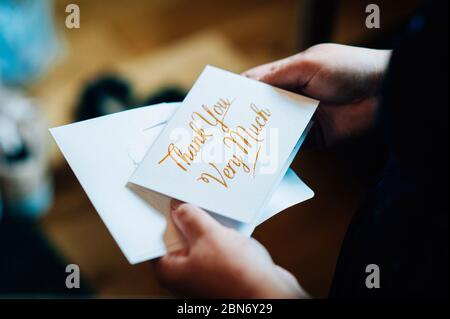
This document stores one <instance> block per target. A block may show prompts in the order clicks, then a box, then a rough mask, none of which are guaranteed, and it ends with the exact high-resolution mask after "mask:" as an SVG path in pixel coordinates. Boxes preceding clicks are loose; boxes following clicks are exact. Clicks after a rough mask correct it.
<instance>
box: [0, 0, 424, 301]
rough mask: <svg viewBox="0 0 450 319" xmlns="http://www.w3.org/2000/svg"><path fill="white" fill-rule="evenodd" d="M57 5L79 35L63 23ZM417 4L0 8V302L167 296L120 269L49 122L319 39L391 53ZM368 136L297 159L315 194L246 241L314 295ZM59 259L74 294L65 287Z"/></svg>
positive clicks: (199, 1)
mask: <svg viewBox="0 0 450 319" xmlns="http://www.w3.org/2000/svg"><path fill="white" fill-rule="evenodd" d="M70 3H73V4H76V5H78V7H79V9H80V28H72V29H70V28H67V27H66V18H67V16H68V15H69V13H67V12H66V8H67V5H69V4H70ZM369 3H376V4H378V5H379V7H380V11H381V28H380V29H367V28H366V27H365V19H366V17H367V13H366V12H365V8H366V6H367V5H368V4H369ZM418 3H419V1H411V0H408V1H406V0H400V1H360V0H354V1H352V0H330V1H328V0H318V1H314V0H303V1H301V0H298V1H295V0H264V1H261V0H247V1H241V0H214V1H206V0H192V1H185V0H146V1H144V0H114V1H102V0H78V1H68V0H53V1H51V0H39V1H35V0H21V1H19V0H0V216H1V217H0V218H1V219H0V297H43V296H44V297H47V296H49V297H80V296H82V297H170V294H169V293H168V292H167V291H165V290H164V289H163V288H162V287H160V286H159V285H158V283H157V282H156V279H155V277H154V274H153V272H152V268H151V264H150V262H146V263H142V264H139V265H134V266H131V265H129V264H128V262H127V261H126V259H125V257H124V256H123V255H122V254H121V252H120V250H119V248H118V246H117V245H116V244H115V242H114V240H113V239H112V237H111V236H110V235H109V233H108V231H107V229H106V228H105V226H104V225H103V223H102V221H101V220H100V218H99V216H98V215H97V213H96V212H95V210H94V208H93V207H92V205H91V203H90V202H89V200H88V198H87V197H86V195H85V193H84V192H83V190H82V188H81V186H80V185H79V183H78V182H77V180H76V178H75V177H74V175H73V173H72V172H71V170H70V168H69V167H68V165H67V163H66V162H65V161H64V159H63V158H62V155H61V154H60V153H59V151H58V150H57V148H56V145H55V144H54V143H53V142H52V141H51V139H50V136H49V134H48V132H47V128H48V127H54V126H59V125H63V124H68V123H71V122H74V121H78V120H82V119H87V118H92V117H96V116H100V115H105V114H110V113H113V112H117V111H121V110H125V109H127V108H131V107H138V106H143V105H148V104H153V103H158V102H163V101H181V100H182V99H183V97H184V95H185V94H186V92H187V91H188V90H189V88H190V87H191V85H192V84H193V82H194V80H195V79H196V78H197V76H198V75H199V73H200V72H201V70H202V69H203V68H204V66H205V65H206V64H212V65H215V66H218V67H222V68H224V69H228V70H230V71H234V72H242V71H245V70H246V69H248V68H251V67H253V66H257V65H259V64H262V63H266V62H270V61H273V60H276V59H280V58H283V57H286V56H289V55H292V54H294V53H296V52H299V51H301V50H303V49H305V48H307V47H309V46H311V45H313V44H317V43H321V42H330V41H331V42H338V43H342V44H352V45H361V46H368V47H373V48H390V47H392V44H393V43H394V41H395V34H396V33H397V32H398V31H399V29H400V28H401V26H402V25H403V23H404V22H405V21H406V20H407V18H408V16H409V15H410V14H411V13H412V12H413V11H414V9H415V8H416V7H417V5H418ZM369 139H370V140H371V143H372V145H373V143H375V145H378V144H377V141H378V139H379V137H378V136H375V135H373V136H372V135H370V136H365V137H362V138H361V139H360V140H357V141H352V142H350V143H349V145H340V146H339V147H336V148H334V149H329V150H320V151H303V150H302V151H301V152H300V153H299V155H298V156H297V158H296V160H295V161H294V164H293V167H294V169H295V171H296V172H297V173H298V174H299V176H301V177H302V179H304V180H305V181H306V183H307V184H308V185H310V186H311V188H312V189H314V190H315V192H316V197H315V198H314V199H313V200H310V201H308V202H306V203H303V204H301V205H297V206H295V207H293V208H290V209H288V210H286V211H285V212H283V213H282V214H279V215H277V216H275V217H274V218H272V219H271V220H269V221H268V222H266V223H264V225H262V226H260V227H258V228H257V230H256V232H255V234H254V236H255V237H256V238H257V239H258V240H260V241H261V242H262V243H263V244H264V245H265V246H266V247H267V248H268V250H269V252H270V253H271V254H272V256H273V259H274V260H275V262H276V263H278V264H280V265H281V266H283V267H285V268H286V269H288V270H289V271H291V272H292V273H294V274H295V275H296V277H297V278H298V279H299V281H300V282H301V283H302V285H303V286H304V287H305V289H306V290H307V291H309V292H310V293H311V294H312V295H313V296H314V297H326V296H327V294H328V289H329V286H330V283H331V280H332V276H333V272H334V267H335V263H336V260H337V257H338V254H339V249H340V245H341V242H342V240H343V237H344V234H345V231H346V229H347V226H348V223H349V221H350V219H351V217H352V215H353V213H354V212H355V211H356V209H357V208H358V205H359V203H360V202H361V200H362V198H363V196H364V191H365V189H366V186H367V185H368V184H369V183H370V180H371V178H373V174H374V173H375V172H376V170H377V168H378V165H379V163H380V161H381V160H382V158H383V155H384V152H383V148H382V146H381V145H380V147H379V149H374V148H373V147H372V148H371V149H368V148H367V146H366V145H367V144H368V143H367V141H368V140H369ZM80 143H83V141H80ZM362 162H364V163H370V165H369V167H370V168H371V169H369V170H368V169H367V165H364V168H363V166H362V165H361V163H362ZM71 263H74V264H77V265H79V266H80V270H81V276H82V283H81V288H80V289H72V290H69V289H67V288H66V286H65V278H66V275H67V274H66V273H65V267H66V265H67V264H71Z"/></svg>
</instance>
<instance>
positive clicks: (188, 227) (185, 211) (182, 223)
mask: <svg viewBox="0 0 450 319" xmlns="http://www.w3.org/2000/svg"><path fill="white" fill-rule="evenodd" d="M170 208H171V215H172V218H173V221H174V223H175V225H176V226H177V227H178V229H179V230H180V232H181V233H182V234H183V236H184V237H185V238H186V240H187V241H188V243H189V245H191V244H193V243H194V242H195V241H196V240H197V239H198V238H200V237H201V236H203V235H205V234H209V233H212V232H214V231H217V230H218V229H219V226H220V224H219V223H218V222H217V221H216V220H215V219H214V218H212V217H211V216H210V215H209V214H208V213H207V212H205V211H204V210H202V209H200V208H198V207H196V206H194V205H190V204H186V203H182V202H180V201H177V200H172V201H171V207H170Z"/></svg>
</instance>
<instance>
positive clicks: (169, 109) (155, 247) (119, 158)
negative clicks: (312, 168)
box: [50, 103, 313, 264]
mask: <svg viewBox="0 0 450 319" xmlns="http://www.w3.org/2000/svg"><path fill="white" fill-rule="evenodd" d="M178 107H179V104H178V103H168V104H160V105H153V106H147V107H142V108H137V109H133V110H130V111H126V112H121V113H116V114H113V115H108V116H103V117H99V118H96V119H91V120H87V121H82V122H78V123H74V124H70V125H65V126H62V127H58V128H54V129H51V130H50V131H51V134H52V135H53V137H54V139H55V141H56V142H57V144H58V146H59V148H60V149H61V151H62V153H63V155H64V157H65V158H66V160H67V161H68V163H69V165H70V167H71V168H72V170H73V171H74V173H75V176H76V177H77V178H78V180H79V182H80V184H81V186H82V187H83V188H84V190H85V191H86V193H87V195H88V197H89V199H90V200H91V202H92V203H93V205H94V207H95V209H96V210H97V212H98V214H99V215H100V217H101V218H102V220H103V222H104V223H105V225H106V226H107V228H108V230H109V231H110V233H111V234H112V236H113V238H114V239H115V241H116V242H117V244H118V245H119V247H120V248H121V250H122V251H123V253H124V254H125V256H126V257H127V259H128V261H129V262H130V263H132V264H135V263H138V262H142V261H145V260H149V259H152V258H156V257H159V256H162V255H164V254H165V253H166V252H168V251H173V250H177V249H179V248H181V247H183V245H184V242H183V239H182V238H181V237H180V235H179V234H178V231H177V230H176V228H175V227H174V225H173V224H172V223H171V220H170V219H167V218H166V216H167V212H168V208H169V198H168V197H166V196H163V195H161V194H157V193H154V192H152V191H149V190H147V189H144V188H142V187H137V186H133V185H131V184H130V185H127V181H128V179H129V177H130V175H131V174H132V172H133V171H134V170H135V169H136V167H137V165H138V164H139V163H140V162H141V160H142V158H143V157H144V155H145V153H146V152H147V150H148V148H149V147H150V146H151V145H152V143H153V141H154V140H155V139H156V137H157V136H158V135H159V134H160V133H161V131H162V129H163V128H164V126H165V124H166V122H167V120H168V119H169V118H170V117H171V116H172V115H173V113H174V112H175V111H176V110H177V108H178ZM312 196H313V192H312V191H311V189H309V187H308V186H306V185H305V184H304V183H303V182H302V181H301V180H300V179H299V178H298V177H297V176H296V174H295V173H294V172H293V171H292V170H289V171H288V172H287V173H286V175H285V176H284V178H283V180H282V181H281V183H280V184H279V186H278V187H277V189H276V191H275V192H274V194H273V195H272V197H271V199H270V201H269V202H268V203H267V205H266V207H265V209H264V212H263V214H262V215H261V217H260V219H259V220H257V221H256V222H255V223H253V224H243V223H239V222H237V221H235V220H230V219H227V218H225V217H222V216H218V215H214V214H213V216H214V217H215V218H216V219H218V220H219V221H220V222H221V223H223V224H225V225H227V226H230V227H233V228H235V229H237V230H238V231H240V232H241V233H243V234H245V235H248V236H249V235H250V234H251V233H252V231H253V229H254V227H255V226H256V225H258V224H260V223H262V222H263V221H264V220H266V219H267V218H270V217H271V216H273V215H274V214H276V213H278V212H280V211H282V210H284V209H286V208H288V207H289V206H292V205H295V204H297V203H300V202H303V201H305V200H307V199H309V198H311V197H312Z"/></svg>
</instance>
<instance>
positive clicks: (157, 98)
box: [143, 86, 186, 105]
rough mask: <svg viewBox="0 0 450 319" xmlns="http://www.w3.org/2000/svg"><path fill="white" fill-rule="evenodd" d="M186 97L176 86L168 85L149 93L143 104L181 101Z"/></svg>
mask: <svg viewBox="0 0 450 319" xmlns="http://www.w3.org/2000/svg"><path fill="white" fill-rule="evenodd" d="M185 97H186V92H185V91H184V90H182V89H181V88H179V87H176V86H168V87H165V88H162V89H160V90H159V91H157V92H155V93H154V94H152V95H150V96H149V97H148V98H147V100H146V101H145V102H144V104H143V105H153V104H158V103H169V102H182V101H183V100H184V98H185Z"/></svg>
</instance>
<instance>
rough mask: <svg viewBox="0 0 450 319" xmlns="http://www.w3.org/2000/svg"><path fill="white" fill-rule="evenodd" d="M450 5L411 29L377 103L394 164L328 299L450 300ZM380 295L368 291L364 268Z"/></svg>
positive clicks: (427, 10) (353, 236) (351, 233)
mask: <svg viewBox="0 0 450 319" xmlns="http://www.w3.org/2000/svg"><path fill="white" fill-rule="evenodd" d="M448 62H449V55H448V1H435V2H427V3H426V4H425V5H424V6H423V8H422V10H421V11H420V13H419V14H418V15H416V16H415V17H413V19H412V20H411V21H410V23H409V25H408V28H407V30H406V32H405V34H404V35H403V36H402V37H401V40H400V41H399V43H398V45H397V46H396V48H395V49H394V53H393V56H392V59H391V62H390V67H389V70H388V73H387V75H386V79H385V81H384V84H383V88H382V90H381V95H380V101H381V105H380V114H379V125H380V128H381V129H382V130H383V131H384V135H385V141H386V143H387V144H388V146H389V150H390V151H389V153H390V155H389V161H388V163H387V165H386V168H385V170H384V171H383V174H382V175H381V177H380V179H379V182H378V184H377V185H376V187H375V188H374V189H373V190H372V191H371V193H370V195H369V196H368V199H367V201H366V202H365V204H364V205H363V207H362V208H361V209H360V211H359V212H358V213H357V215H356V216H355V217H354V219H353V221H352V223H351V225H350V227H349V229H348V232H347V235H346V238H345V240H344V243H343V246H342V250H341V254H340V256H339V260H338V263H337V266H336V272H335V278H334V281H333V285H332V288H331V291H330V297H335V298H336V297H337V298H342V297H361V298H365V297H437V296H442V297H447V296H448V283H449V282H448V271H449V268H448V267H449V263H448V240H449V238H448V226H449V221H448V146H449V145H448V108H449V104H448V102H449V100H448V88H449V83H448ZM369 264H376V265H378V266H379V270H380V288H379V289H374V288H372V289H369V288H367V286H366V278H367V276H368V275H369V273H366V266H367V265H369Z"/></svg>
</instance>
